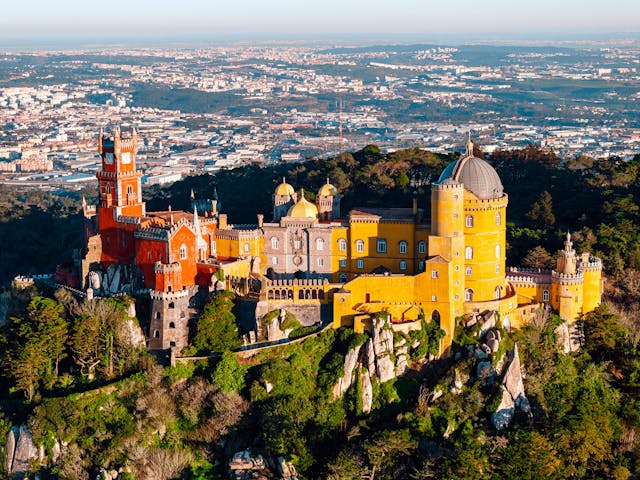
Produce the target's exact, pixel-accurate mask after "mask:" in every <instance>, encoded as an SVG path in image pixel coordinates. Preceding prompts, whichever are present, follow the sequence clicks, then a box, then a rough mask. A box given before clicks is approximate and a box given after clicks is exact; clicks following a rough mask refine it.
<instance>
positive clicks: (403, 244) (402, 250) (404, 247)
mask: <svg viewBox="0 0 640 480" xmlns="http://www.w3.org/2000/svg"><path fill="white" fill-rule="evenodd" d="M407 246H408V244H407V242H405V241H404V240H402V241H401V242H400V243H399V244H398V252H400V253H407Z"/></svg>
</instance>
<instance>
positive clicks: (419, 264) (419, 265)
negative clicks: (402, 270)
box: [418, 260, 424, 272]
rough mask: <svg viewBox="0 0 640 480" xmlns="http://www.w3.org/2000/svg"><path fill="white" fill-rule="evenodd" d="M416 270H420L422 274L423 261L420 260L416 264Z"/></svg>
mask: <svg viewBox="0 0 640 480" xmlns="http://www.w3.org/2000/svg"><path fill="white" fill-rule="evenodd" d="M418 270H420V271H421V272H424V260H420V261H419V262H418Z"/></svg>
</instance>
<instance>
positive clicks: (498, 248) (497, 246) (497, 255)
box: [496, 244, 500, 258]
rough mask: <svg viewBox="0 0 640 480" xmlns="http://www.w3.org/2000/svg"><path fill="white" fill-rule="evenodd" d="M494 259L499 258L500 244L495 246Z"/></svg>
mask: <svg viewBox="0 0 640 480" xmlns="http://www.w3.org/2000/svg"><path fill="white" fill-rule="evenodd" d="M496 258H500V244H498V245H496Z"/></svg>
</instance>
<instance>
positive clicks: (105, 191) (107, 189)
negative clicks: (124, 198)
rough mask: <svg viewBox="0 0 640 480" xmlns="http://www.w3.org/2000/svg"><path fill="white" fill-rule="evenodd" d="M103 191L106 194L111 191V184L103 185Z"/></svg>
mask: <svg viewBox="0 0 640 480" xmlns="http://www.w3.org/2000/svg"><path fill="white" fill-rule="evenodd" d="M104 193H106V194H107V195H109V194H110V193H111V185H109V184H108V183H107V184H106V185H105V186H104Z"/></svg>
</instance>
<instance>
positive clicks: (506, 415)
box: [491, 344, 531, 431]
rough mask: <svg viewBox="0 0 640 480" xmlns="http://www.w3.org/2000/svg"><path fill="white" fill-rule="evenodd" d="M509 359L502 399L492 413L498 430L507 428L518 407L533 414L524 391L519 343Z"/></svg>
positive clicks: (502, 387)
mask: <svg viewBox="0 0 640 480" xmlns="http://www.w3.org/2000/svg"><path fill="white" fill-rule="evenodd" d="M509 360H510V361H509V366H508V367H507V368H506V370H505V372H504V376H503V377H502V383H501V387H500V388H501V389H502V401H501V402H500V405H499V406H498V408H497V409H496V411H495V412H494V413H493V414H492V415H491V422H492V423H493V426H494V427H495V428H496V430H498V431H500V430H503V429H505V428H506V427H507V426H508V425H509V423H510V422H511V419H512V418H513V415H514V413H515V411H516V409H517V410H520V411H521V412H523V413H526V414H529V415H530V414H531V407H530V405H529V399H528V398H527V397H526V395H525V392H524V382H523V381H522V368H521V366H520V357H519V355H518V345H517V344H515V345H514V347H513V350H512V351H511V352H510V354H509Z"/></svg>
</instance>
